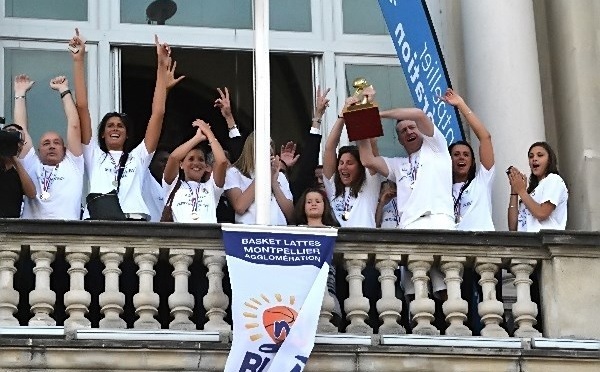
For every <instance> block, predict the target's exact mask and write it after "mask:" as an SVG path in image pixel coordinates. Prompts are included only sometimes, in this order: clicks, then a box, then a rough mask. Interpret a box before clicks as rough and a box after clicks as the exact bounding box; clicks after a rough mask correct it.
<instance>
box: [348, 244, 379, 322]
mask: <svg viewBox="0 0 600 372" xmlns="http://www.w3.org/2000/svg"><path fill="white" fill-rule="evenodd" d="M367 259H368V255H367V254H353V253H350V254H344V263H345V267H346V271H347V272H348V275H347V276H346V280H347V281H348V298H347V299H346V300H344V309H345V310H346V318H348V321H349V322H350V324H348V326H347V327H346V333H354V334H372V333H373V328H371V326H369V325H368V324H367V323H365V320H366V319H367V318H368V317H369V308H370V306H369V299H368V298H366V297H365V296H364V295H363V288H362V284H363V280H365V277H364V276H363V275H362V271H363V269H364V268H365V267H366V266H367Z"/></svg>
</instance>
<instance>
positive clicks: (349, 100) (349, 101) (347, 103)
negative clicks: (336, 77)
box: [344, 96, 359, 109]
mask: <svg viewBox="0 0 600 372" xmlns="http://www.w3.org/2000/svg"><path fill="white" fill-rule="evenodd" d="M358 102H359V99H358V97H355V96H350V97H348V98H346V101H345V102H344V109H346V108H348V107H349V106H352V105H354V104H357V103H358Z"/></svg>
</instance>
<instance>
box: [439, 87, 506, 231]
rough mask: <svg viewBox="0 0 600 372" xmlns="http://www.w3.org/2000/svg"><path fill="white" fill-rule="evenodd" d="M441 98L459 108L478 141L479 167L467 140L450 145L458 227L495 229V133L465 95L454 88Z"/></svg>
mask: <svg viewBox="0 0 600 372" xmlns="http://www.w3.org/2000/svg"><path fill="white" fill-rule="evenodd" d="M441 98H442V100H443V101H444V102H446V103H448V104H451V105H452V106H455V107H456V108H458V110H459V111H460V113H461V114H463V116H464V117H465V119H466V120H467V123H468V124H469V127H470V128H471V129H472V130H473V133H475V135H476V136H477V139H478V140H479V161H480V165H479V167H476V165H475V161H476V160H475V152H474V151H473V148H472V147H471V145H470V144H469V143H468V142H467V141H457V142H454V143H453V144H451V145H450V146H449V147H448V151H450V156H451V157H452V198H453V200H454V222H455V223H456V229H457V230H463V231H494V230H495V229H494V222H493V221H492V181H493V179H494V173H495V166H494V148H493V146H492V136H491V135H490V132H489V131H488V130H487V129H486V128H485V126H484V125H483V123H482V122H481V120H479V118H478V117H477V115H475V113H474V112H473V111H471V109H470V108H469V106H467V104H466V103H465V101H464V100H463V98H462V97H461V96H460V95H458V94H456V93H455V92H454V91H453V90H452V89H448V90H447V91H446V93H445V94H444V96H443V97H441Z"/></svg>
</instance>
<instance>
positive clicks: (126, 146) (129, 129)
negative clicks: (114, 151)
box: [97, 112, 133, 152]
mask: <svg viewBox="0 0 600 372" xmlns="http://www.w3.org/2000/svg"><path fill="white" fill-rule="evenodd" d="M114 117H118V118H120V119H121V121H122V122H123V125H124V126H125V134H126V135H129V134H131V133H132V129H133V127H132V123H131V121H130V120H129V117H128V116H127V114H123V113H120V112H109V113H108V114H106V115H104V117H103V118H102V120H100V124H99V125H98V132H97V133H98V146H100V149H101V150H102V151H104V152H108V147H106V141H105V140H104V137H102V134H104V129H105V128H106V123H107V122H108V119H110V118H114ZM130 146H131V144H130V143H129V136H127V138H126V139H125V143H124V144H123V151H126V152H128V151H129V150H131V149H130Z"/></svg>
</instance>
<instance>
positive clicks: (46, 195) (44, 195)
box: [40, 191, 50, 201]
mask: <svg viewBox="0 0 600 372" xmlns="http://www.w3.org/2000/svg"><path fill="white" fill-rule="evenodd" d="M48 199H50V193H49V192H48V191H42V193H41V194H40V200H42V201H46V200H48Z"/></svg>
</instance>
